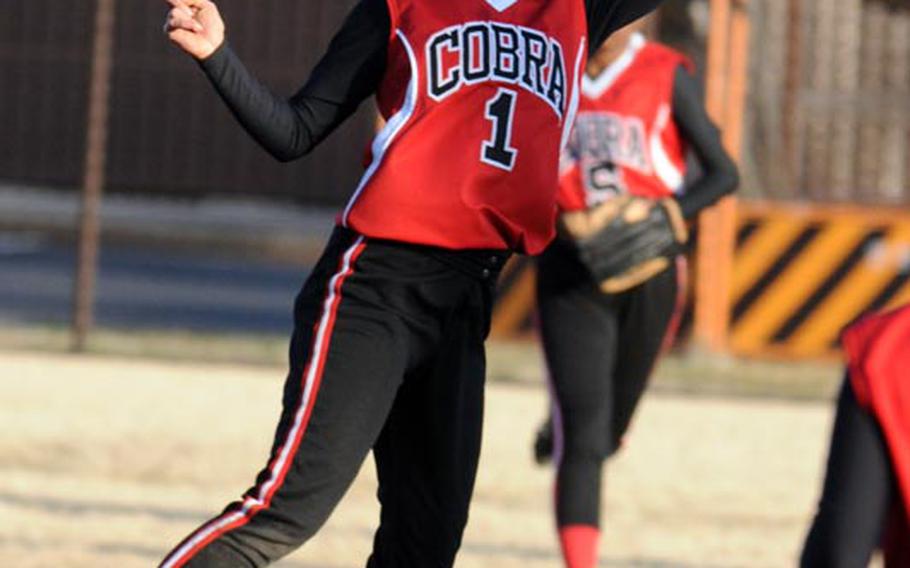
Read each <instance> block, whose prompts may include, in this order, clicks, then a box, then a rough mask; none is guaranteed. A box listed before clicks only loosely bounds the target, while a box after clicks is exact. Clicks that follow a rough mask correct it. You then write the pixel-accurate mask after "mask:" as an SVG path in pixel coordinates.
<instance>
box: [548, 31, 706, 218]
mask: <svg viewBox="0 0 910 568" xmlns="http://www.w3.org/2000/svg"><path fill="white" fill-rule="evenodd" d="M680 65H684V66H686V67H687V68H689V69H691V68H692V63H691V62H690V61H689V60H688V59H687V58H686V57H685V56H684V55H682V54H680V53H677V52H676V51H673V50H672V49H670V48H667V47H664V46H662V45H659V44H656V43H651V42H648V41H646V40H645V38H644V36H642V35H641V34H633V35H632V36H631V38H630V40H629V45H628V46H627V47H626V49H625V50H624V51H623V53H622V54H621V55H620V56H619V57H618V58H617V59H616V60H615V61H614V62H613V63H612V64H611V65H609V66H607V67H606V68H605V69H604V70H603V72H601V74H600V75H599V76H598V77H594V78H592V77H588V76H587V75H585V77H584V78H583V79H582V90H581V102H580V104H579V108H578V118H577V119H576V122H575V128H574V129H573V130H572V135H571V138H570V140H569V143H568V146H567V147H566V149H565V150H564V151H563V155H562V161H561V163H560V176H559V206H560V208H561V209H563V210H565V211H576V210H580V209H586V208H588V207H591V206H593V205H596V204H598V203H602V202H603V201H606V200H608V199H610V198H612V197H615V196H617V195H636V196H641V197H652V198H661V197H668V196H671V195H674V194H676V193H678V192H680V191H681V190H682V187H683V178H684V176H685V172H686V151H687V150H686V143H685V141H684V140H683V139H682V137H681V136H680V134H679V131H678V129H677V128H676V124H675V123H674V121H673V80H674V76H675V74H676V69H677V68H678V67H679V66H680Z"/></svg>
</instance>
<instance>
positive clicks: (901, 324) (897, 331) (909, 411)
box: [841, 305, 910, 566]
mask: <svg viewBox="0 0 910 568" xmlns="http://www.w3.org/2000/svg"><path fill="white" fill-rule="evenodd" d="M841 342H842V344H843V346H844V351H845V352H846V355H847V360H848V369H849V371H850V382H851V385H852V386H853V391H854V392H855V393H856V400H857V401H858V402H859V404H860V406H862V407H864V408H866V409H868V410H869V411H870V412H871V413H872V414H873V415H874V416H875V418H876V421H877V422H878V424H879V425H880V426H881V428H882V432H883V433H884V435H885V441H886V443H887V445H888V450H889V454H890V457H891V464H892V466H893V467H894V475H895V477H896V478H897V483H898V486H899V488H900V495H901V498H902V499H903V507H901V508H900V509H899V510H900V511H901V512H902V513H903V515H904V516H903V518H897V519H890V522H891V523H892V524H896V527H898V528H895V527H894V526H892V527H890V528H889V531H888V532H890V533H891V535H890V536H891V538H886V543H885V544H886V546H885V557H886V565H892V564H888V562H889V559H897V558H901V559H903V561H904V563H900V562H894V563H893V565H894V566H908V565H910V305H905V306H903V307H901V308H898V309H895V310H893V311H890V312H884V313H877V314H872V315H868V316H865V317H863V318H862V319H860V320H859V321H857V322H856V323H854V324H853V325H852V326H850V327H849V328H847V330H846V331H844V333H843V335H842V336H841Z"/></svg>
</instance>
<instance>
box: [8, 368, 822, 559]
mask: <svg viewBox="0 0 910 568" xmlns="http://www.w3.org/2000/svg"><path fill="white" fill-rule="evenodd" d="M281 375H282V371H281V370H280V369H263V368H260V367H242V366H237V365H232V366H228V365H200V364H187V363H180V364H166V363H162V362H146V361H142V360H131V359H114V358H97V357H84V358H77V357H71V356H66V355H54V354H47V353H40V354H30V353H21V352H12V351H6V352H4V351H0V400H2V407H0V430H2V432H3V433H4V435H3V436H2V438H0V559H2V561H0V563H2V565H3V566H10V567H15V568H32V567H39V566H40V567H54V568H59V567H83V566H85V567H88V566H92V567H115V568H131V567H147V566H154V565H155V564H156V562H157V560H158V559H160V557H161V556H162V555H163V554H164V553H165V552H166V551H167V550H168V548H169V547H170V546H171V545H173V544H174V543H175V542H176V541H177V540H179V539H180V538H181V537H182V536H183V535H184V534H185V533H186V532H187V531H189V530H190V529H191V528H193V527H194V526H195V525H196V524H197V523H199V522H201V521H203V520H205V519H206V518H208V517H209V516H210V515H211V514H213V513H215V512H217V511H218V510H219V509H220V508H221V507H222V506H223V505H224V504H226V503H227V502H228V501H229V500H230V499H232V498H234V497H235V496H237V495H238V494H239V492H240V491H242V490H243V489H245V488H246V487H247V485H248V484H249V483H250V482H251V481H252V478H253V475H254V474H255V472H256V471H257V469H258V468H259V467H260V466H261V465H263V463H264V460H265V455H266V450H267V447H268V444H269V442H270V437H271V432H272V428H273V423H274V419H275V418H276V416H277V408H278V403H279V399H280V378H281ZM543 409H544V392H543V390H542V389H540V388H534V387H529V386H527V385H505V384H494V385H492V386H491V387H490V388H489V390H488V412H487V423H486V442H485V447H484V455H483V459H482V462H481V471H480V475H479V480H478V487H477V491H476V495H475V501H474V506H473V509H472V517H471V522H470V526H469V528H468V531H467V534H466V536H465V544H464V547H463V550H462V553H461V555H460V557H459V561H458V563H457V565H458V566H460V567H464V568H479V567H496V568H510V567H531V568H535V567H541V568H543V567H556V566H559V562H558V555H557V550H556V547H555V543H554V539H553V535H552V521H551V518H550V512H549V504H550V495H551V493H550V487H549V484H550V472H549V471H547V470H544V469H538V468H536V467H534V466H532V464H531V462H530V455H529V454H530V452H529V442H530V438H531V432H532V431H533V428H534V427H535V426H536V423H537V421H538V420H539V418H540V416H541V414H542V413H543ZM829 420H830V411H829V408H828V406H827V405H826V404H822V403H809V402H807V403H799V404H795V403H787V402H774V401H768V400H744V399H723V398H686V397H678V396H670V395H660V394H655V395H652V396H651V397H649V398H648V399H647V401H646V403H645V404H644V405H643V407H642V409H641V413H640V414H639V416H638V419H637V421H636V423H635V425H634V430H633V435H632V437H631V440H630V443H629V446H628V448H627V450H626V451H625V452H624V454H623V455H622V456H621V457H619V458H618V459H617V460H616V461H615V462H614V463H612V464H611V468H610V470H609V473H608V475H607V483H606V488H607V496H606V511H607V514H606V519H607V522H606V531H605V536H604V540H603V544H602V547H603V550H604V554H603V557H604V560H603V562H602V565H603V566H619V567H662V568H666V567H689V566H699V567H703V566H710V567H720V566H725V567H726V566H768V567H772V566H773V567H778V566H791V565H793V563H794V558H795V556H796V554H797V550H798V547H799V543H800V540H801V539H802V536H803V533H804V531H805V527H806V524H807V522H808V519H809V516H810V512H811V509H812V503H813V500H814V499H815V496H816V493H817V490H818V489H817V486H818V482H817V480H818V476H819V474H820V467H821V463H822V460H823V457H824V439H825V437H826V436H827V432H828V427H829ZM374 490H375V485H374V477H373V471H372V465H371V462H370V461H368V462H367V465H366V466H365V467H364V468H363V471H362V472H361V476H360V478H359V479H358V481H357V483H356V484H355V485H354V487H352V489H351V491H350V492H349V494H348V496H347V497H346V499H345V500H344V501H343V503H342V505H341V506H340V507H339V509H338V510H337V512H336V514H335V516H334V517H333V518H332V519H331V521H330V523H329V525H328V526H327V527H326V528H325V529H324V530H323V532H322V533H321V534H320V535H319V536H318V537H317V538H316V539H315V540H313V541H312V542H311V543H309V544H308V546H306V547H305V548H304V549H302V550H301V551H299V552H298V553H297V554H295V555H293V556H291V557H289V558H288V559H287V560H286V561H284V562H282V563H281V564H280V566H284V567H288V568H292V567H298V568H303V567H309V568H317V567H318V568H329V567H350V568H354V567H358V566H363V560H364V559H365V558H366V556H367V554H368V550H369V547H370V539H371V535H372V530H373V528H374V526H375V524H376V517H377V507H376V505H375V500H374V497H373V495H374Z"/></svg>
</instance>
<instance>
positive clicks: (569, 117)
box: [559, 36, 587, 153]
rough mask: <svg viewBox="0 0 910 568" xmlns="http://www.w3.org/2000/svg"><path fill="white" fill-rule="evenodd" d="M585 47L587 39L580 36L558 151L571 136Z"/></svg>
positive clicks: (562, 148)
mask: <svg viewBox="0 0 910 568" xmlns="http://www.w3.org/2000/svg"><path fill="white" fill-rule="evenodd" d="M586 48H587V39H586V38H585V37H584V36H582V38H581V42H580V43H579V45H578V55H576V56H575V73H574V75H572V98H571V100H570V101H569V108H568V110H567V111H566V115H565V117H563V123H562V139H561V140H560V142H559V151H560V153H561V152H562V151H563V150H565V148H566V146H568V144H569V139H570V137H571V136H572V128H573V127H574V126H575V115H576V113H578V105H579V102H580V100H579V99H580V97H579V94H578V92H579V84H580V81H579V80H578V76H579V75H580V74H581V73H582V64H583V63H584V61H585V51H586Z"/></svg>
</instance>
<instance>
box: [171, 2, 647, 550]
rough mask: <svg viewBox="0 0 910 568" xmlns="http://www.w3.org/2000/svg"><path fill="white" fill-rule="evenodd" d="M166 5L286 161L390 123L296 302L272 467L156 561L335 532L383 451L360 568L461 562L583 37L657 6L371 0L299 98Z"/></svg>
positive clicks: (288, 544)
mask: <svg viewBox="0 0 910 568" xmlns="http://www.w3.org/2000/svg"><path fill="white" fill-rule="evenodd" d="M167 2H168V4H169V5H170V7H171V10H170V12H169V14H168V17H167V21H166V24H165V31H166V32H167V34H168V36H169V38H170V39H171V41H173V42H174V43H175V44H176V45H177V46H178V47H180V48H181V49H182V50H183V51H185V52H187V53H188V54H190V55H191V56H193V57H194V58H195V59H196V60H197V61H198V62H199V66H200V68H201V69H202V71H203V72H204V73H205V75H206V76H207V77H208V79H209V81H210V82H211V83H212V86H213V87H214V88H215V90H216V91H217V92H218V94H219V95H220V96H221V98H222V99H223V100H224V102H225V104H226V105H227V106H228V108H229V109H230V110H231V112H232V113H233V115H234V117H235V118H236V119H237V120H238V121H239V122H240V124H241V125H242V126H243V127H244V128H245V129H246V130H247V131H248V132H249V134H250V135H251V136H252V137H253V138H254V139H255V140H256V141H257V142H259V143H260V144H261V145H262V146H263V147H264V148H265V149H266V150H268V151H269V152H270V153H271V154H272V155H274V156H275V157H276V158H278V159H279V160H284V161H287V160H293V159H296V158H299V157H301V156H303V155H304V154H306V153H307V152H309V151H310V150H311V149H312V148H313V147H314V146H315V145H317V144H318V143H319V142H320V141H321V140H323V139H324V138H325V137H326V136H328V135H329V134H331V132H332V131H333V130H334V129H335V128H336V127H338V126H339V125H340V124H341V123H342V122H344V120H345V119H346V118H347V117H348V116H350V115H351V114H352V113H353V112H354V111H355V110H356V109H357V107H358V106H359V105H360V104H361V103H362V102H363V101H364V100H366V99H367V98H369V97H372V96H374V95H375V97H376V102H377V106H378V107H379V110H380V112H381V113H382V116H383V118H385V119H386V123H385V127H384V128H383V129H382V130H381V131H380V133H379V134H378V135H377V137H376V139H375V140H374V143H373V145H372V152H371V163H370V165H369V167H368V168H367V169H366V171H364V173H363V177H362V178H361V181H360V183H359V184H358V186H357V187H356V188H339V190H352V197H351V200H350V202H349V203H348V206H347V207H346V208H345V209H344V211H343V212H342V213H341V214H340V215H339V218H338V226H337V227H336V228H335V231H334V232H333V234H332V236H331V238H330V239H329V242H328V244H327V246H326V249H325V252H324V253H323V255H322V257H321V258H320V260H319V262H318V263H317V264H316V266H315V267H314V268H313V271H312V272H311V273H310V275H309V277H308V278H307V281H306V283H305V284H304V285H303V289H302V290H301V292H300V294H299V295H298V297H297V301H296V302H295V306H294V333H293V335H292V337H291V345H290V366H289V372H288V375H287V381H286V382H285V388H284V397H283V400H282V402H283V406H282V412H281V414H280V417H279V419H278V427H277V429H276V431H275V438H274V443H273V445H272V450H271V452H270V456H269V459H268V460H267V462H266V465H265V466H264V467H263V469H262V470H261V471H260V474H259V475H258V476H257V478H256V482H255V483H254V484H253V486H252V487H251V488H250V489H249V490H248V491H246V492H245V493H244V494H243V496H242V498H241V499H239V500H238V501H236V502H234V503H232V504H230V505H229V506H228V507H227V508H226V509H225V510H224V512H223V513H222V514H220V515H218V516H216V517H215V518H213V519H212V520H210V521H209V522H206V523H204V524H203V525H202V526H200V527H199V528H198V529H197V530H195V531H193V532H192V533H191V534H189V535H188V536H187V537H186V538H185V539H184V540H183V541H182V542H180V543H179V544H177V546H176V547H175V548H174V549H173V550H172V551H171V552H170V553H169V554H168V555H167V556H166V557H165V559H164V560H163V561H162V563H161V566H162V568H183V567H187V568H189V567H192V568H220V567H231V568H235V567H260V566H266V565H268V564H270V563H272V562H274V561H276V560H278V559H279V558H281V557H282V556H285V555H286V554H288V553H290V552H291V551H293V550H294V549H296V548H297V547H298V546H300V545H301V544H303V543H304V542H306V541H307V540H308V539H309V538H310V537H312V536H313V535H314V534H315V533H316V531H317V530H319V528H320V527H321V526H322V525H323V524H324V523H325V522H326V520H327V519H328V518H329V515H330V514H331V512H332V510H333V509H334V508H335V505H336V504H337V503H338V502H339V500H340V499H341V498H342V496H343V495H344V493H345V491H346V490H347V488H348V487H349V486H350V484H351V483H352V482H353V480H354V478H355V476H356V475H357V472H358V471H359V470H360V467H361V464H362V463H363V461H364V460H365V459H366V457H367V454H368V453H369V452H370V450H371V449H372V450H373V457H374V460H375V462H376V472H377V477H378V480H379V491H378V495H379V500H380V502H381V504H382V511H381V514H380V520H379V528H378V530H377V531H376V536H375V539H374V544H373V553H372V555H371V556H370V558H369V560H368V561H367V566H369V567H370V568H386V567H394V568H426V567H430V566H432V567H436V568H446V567H449V566H452V565H453V563H454V562H455V555H456V553H457V551H458V548H459V546H460V545H461V536H462V531H463V530H464V527H465V524H466V523H467V518H468V505H469V503H470V500H471V493H472V490H473V487H474V474H475V471H476V467H477V463H478V458H479V454H480V439H481V424H482V416H483V384H484V365H485V363H484V347H483V342H484V338H485V337H486V334H487V331H488V330H489V318H490V313H491V307H492V297H493V291H494V290H493V286H494V283H495V280H496V275H497V273H498V272H499V269H500V268H501V266H502V263H503V262H504V261H505V260H506V258H507V257H508V255H509V254H510V252H512V251H514V252H523V253H528V254H536V253H538V252H539V251H540V250H541V249H542V248H543V247H545V246H546V245H547V243H548V242H549V241H550V240H551V239H552V237H553V233H554V232H555V228H554V225H555V223H554V216H555V211H556V204H555V201H556V185H557V175H558V164H559V158H560V149H561V147H562V145H563V142H564V141H565V140H567V139H568V134H569V132H570V130H571V126H572V123H573V122H572V119H573V117H574V114H575V111H576V110H577V103H578V91H579V88H580V76H581V75H582V74H583V70H584V67H583V63H584V61H585V59H586V57H587V56H588V54H589V53H588V43H587V42H588V38H590V41H592V42H594V44H595V45H597V44H600V43H601V42H602V41H603V40H604V39H605V38H606V37H607V36H608V35H609V34H610V33H611V32H612V31H614V30H616V29H617V28H620V27H622V26H623V25H625V24H627V23H629V22H630V21H632V20H634V19H636V18H638V17H640V16H642V15H644V14H645V13H647V12H648V11H650V10H652V9H653V8H654V7H655V6H656V5H657V3H658V0H549V1H547V2H532V1H530V0H464V1H459V2H441V1H430V0H359V1H358V2H356V6H355V7H354V8H353V10H352V11H351V13H350V15H349V16H348V18H347V20H346V21H345V23H344V25H343V26H342V27H341V29H340V30H339V31H338V33H337V35H336V36H335V38H334V39H333V40H332V43H331V44H330V46H329V48H328V51H327V52H326V53H325V55H324V56H323V57H322V58H321V59H320V61H319V63H318V64H317V66H316V68H315V69H314V70H313V72H312V74H311V75H310V78H309V79H308V80H307V81H306V83H305V84H304V85H303V87H302V88H301V89H300V90H299V91H298V92H297V93H296V94H295V95H294V96H292V97H291V98H289V99H285V98H282V97H278V96H276V95H274V94H273V93H272V92H271V91H269V89H268V88H266V87H265V86H264V85H262V84H261V83H260V82H259V81H257V80H256V79H255V77H254V76H253V74H252V73H251V72H250V70H249V69H247V68H246V66H245V65H243V63H242V62H241V60H240V58H239V56H238V55H237V54H236V53H234V51H233V50H232V48H231V46H230V41H228V40H227V39H226V38H227V37H229V35H230V34H229V33H227V34H226V32H225V25H224V22H223V20H222V18H221V16H220V15H219V11H218V9H217V7H216V6H215V4H214V3H213V2H210V1H209V0H167ZM263 4H267V3H263ZM262 9H263V10H273V9H274V8H272V7H264V8H262ZM250 32H251V33H255V32H256V30H255V29H252V28H251V29H250ZM494 54H495V56H494ZM231 416H232V418H233V419H235V420H243V418H244V417H243V409H232V412H231Z"/></svg>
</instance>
